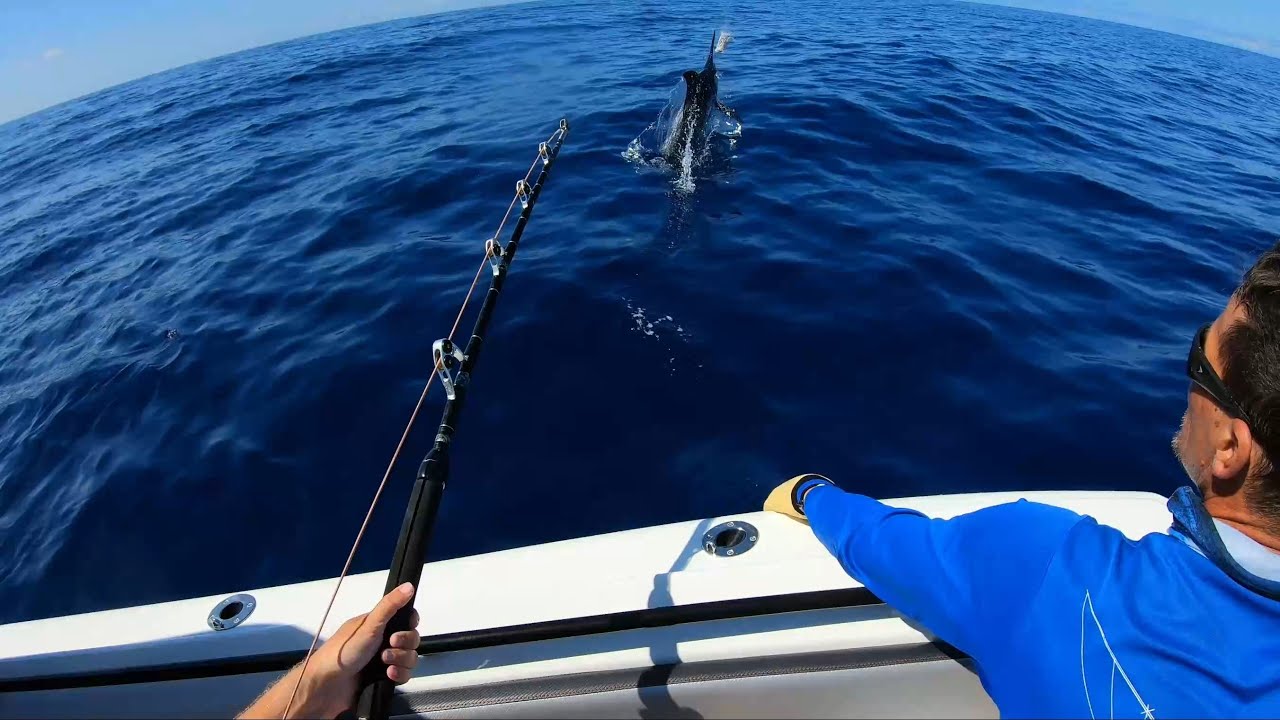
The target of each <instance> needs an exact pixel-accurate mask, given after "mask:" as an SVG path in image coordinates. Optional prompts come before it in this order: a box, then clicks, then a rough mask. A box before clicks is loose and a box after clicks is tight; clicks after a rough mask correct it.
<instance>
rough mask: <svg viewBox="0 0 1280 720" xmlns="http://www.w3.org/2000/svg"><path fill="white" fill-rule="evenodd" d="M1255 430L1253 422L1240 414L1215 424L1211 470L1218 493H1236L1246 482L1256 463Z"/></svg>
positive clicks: (1215, 489)
mask: <svg viewBox="0 0 1280 720" xmlns="http://www.w3.org/2000/svg"><path fill="white" fill-rule="evenodd" d="M1253 451H1254V442H1253V433H1252V432H1250V430H1249V424H1248V423H1246V422H1245V421H1243V420H1241V419H1239V418H1228V419H1227V422H1226V423H1224V424H1222V425H1220V426H1218V427H1217V428H1214V438H1213V461H1212V462H1211V463H1210V465H1209V471H1210V472H1211V473H1212V474H1213V488H1214V492H1215V493H1216V494H1218V495H1234V494H1235V493H1236V492H1237V491H1239V489H1240V488H1241V487H1242V486H1243V485H1244V481H1245V479H1246V478H1248V476H1249V468H1250V467H1251V466H1252V465H1253V460H1254V458H1253Z"/></svg>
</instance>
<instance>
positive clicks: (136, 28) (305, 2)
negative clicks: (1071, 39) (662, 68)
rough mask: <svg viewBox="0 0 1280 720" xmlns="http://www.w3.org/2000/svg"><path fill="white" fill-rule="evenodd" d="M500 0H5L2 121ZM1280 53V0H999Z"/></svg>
mask: <svg viewBox="0 0 1280 720" xmlns="http://www.w3.org/2000/svg"><path fill="white" fill-rule="evenodd" d="M502 1H503V0H0V122H5V121H7V120H11V119H13V118H16V117H20V116H22V115H26V114H28V113H31V112H35V111H36V110H39V109H41V108H44V107H48V106H50V105H55V104H57V103H60V102H63V101H65V100H70V99H72V98H75V97H79V96H81V95H84V94H87V93H90V92H93V91H94V90H98V89H101V88H104V87H109V86H111V85H116V84H119V83H122V82H125V81H127V80H131V79H133V78H137V77H141V76H143V75H149V74H151V73H154V72H158V71H160V70H164V69H167V68H171V67H177V66H179V65H185V64H186V63H190V62H195V61H197V60H203V59H205V58H210V57H215V56H217V55H223V54H226V53H229V52H234V51H236V50H243V49H245V48H250V47H256V46H258V45H265V44H267V43H272V42H277V41H280V40H286V39H288V38H293V37H301V36H303V35H310V34H313V33H317V32H324V31H326V30H334V29H337V28H342V27H350V26H352V25H362V24H365V23H371V22H378V21H382V20H390V19H392V18H398V17H410V16H414V15H424V14H427V13H431V12H439V11H442V10H452V9H458V8H462V7H472V6H476V5H481V4H498V3H500V2H502ZM997 4H1001V5H1015V6H1018V7H1028V8H1034V9H1038V10H1051V11H1054V12H1065V13H1070V14H1073V15H1084V16H1088V17H1096V18H1101V19H1105V20H1116V21H1119V22H1125V23H1129V24H1132V25H1141V26H1144V27H1152V28H1156V29H1159V30H1167V31H1170V32H1175V33H1179V34H1182V35H1192V36H1195V37H1202V38H1205V39H1207V40H1214V41H1216V42H1222V43H1226V44H1230V45H1237V46H1240V47H1246V48H1249V49H1251V50H1256V51H1259V52H1265V53H1269V54H1273V55H1280V0H997Z"/></svg>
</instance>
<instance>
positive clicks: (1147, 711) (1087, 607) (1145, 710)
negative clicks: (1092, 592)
mask: <svg viewBox="0 0 1280 720" xmlns="http://www.w3.org/2000/svg"><path fill="white" fill-rule="evenodd" d="M1090 618H1091V619H1092V620H1093V622H1092V623H1091V624H1090V623H1088V622H1087V620H1088V619H1090ZM1090 627H1093V628H1097V630H1098V637H1099V638H1100V639H1101V640H1102V647H1103V648H1104V649H1105V650H1106V653H1107V655H1108V656H1109V657H1110V658H1111V663H1110V664H1111V667H1110V673H1111V680H1110V690H1109V691H1108V699H1107V702H1108V705H1109V706H1110V710H1109V711H1108V717H1110V718H1112V719H1113V720H1114V718H1115V716H1116V673H1119V674H1120V678H1121V679H1122V680H1124V684H1125V685H1126V686H1128V688H1129V692H1131V693H1133V699H1134V700H1135V701H1137V703H1138V707H1139V708H1141V709H1142V717H1144V718H1148V720H1150V719H1152V718H1155V708H1153V707H1151V706H1150V705H1148V704H1147V703H1146V702H1145V701H1144V700H1143V699H1142V696H1141V695H1139V694H1138V689H1137V688H1136V687H1134V686H1133V681H1132V680H1130V679H1129V674H1128V673H1126V672H1125V671H1124V666H1122V665H1121V664H1120V659H1119V658H1117V657H1116V654H1115V652H1114V651H1113V650H1112V649H1111V643H1109V642H1107V633H1106V631H1104V630H1103V629H1102V621H1101V620H1099V619H1098V613H1097V611H1095V610H1094V609H1093V598H1091V597H1090V596H1089V591H1088V590H1085V591H1084V602H1083V603H1081V604H1080V682H1081V683H1082V684H1083V685H1084V699H1085V702H1087V703H1089V717H1090V718H1093V719H1094V720H1097V717H1098V716H1097V715H1096V714H1095V713H1094V710H1093V707H1094V705H1093V696H1092V695H1090V693H1089V679H1088V673H1087V672H1086V669H1085V638H1086V636H1087V637H1090V638H1092V637H1093V635H1092V633H1089V632H1087V630H1088V628H1090ZM1095 665H1096V663H1095Z"/></svg>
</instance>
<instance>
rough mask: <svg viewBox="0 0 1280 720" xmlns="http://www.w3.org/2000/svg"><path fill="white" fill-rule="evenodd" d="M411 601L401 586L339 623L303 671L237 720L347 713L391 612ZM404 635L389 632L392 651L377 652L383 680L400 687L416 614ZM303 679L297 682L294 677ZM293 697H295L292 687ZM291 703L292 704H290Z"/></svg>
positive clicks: (413, 652)
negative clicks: (384, 673)
mask: <svg viewBox="0 0 1280 720" xmlns="http://www.w3.org/2000/svg"><path fill="white" fill-rule="evenodd" d="M412 599H413V585H411V584H409V583H405V584H403V585H401V586H400V587H398V588H396V589H395V590H392V591H391V592H389V593H387V595H386V597H384V598H382V599H381V600H379V601H378V604H377V605H375V606H374V608H373V609H372V610H370V611H369V612H368V613H366V614H364V615H357V616H356V617H353V618H351V619H350V620H348V621H346V622H345V623H343V624H342V627H340V628H338V631H337V632H335V633H334V634H333V636H332V637H330V638H329V639H328V640H326V641H325V643H324V644H323V645H321V646H320V647H319V648H318V649H317V650H316V651H315V654H314V655H312V656H311V661H310V662H309V663H307V665H306V669H307V672H306V674H305V675H303V674H302V667H303V665H302V663H298V664H297V665H295V666H294V668H293V669H292V670H290V671H289V672H288V673H286V674H285V675H284V677H282V678H280V679H279V680H277V681H276V682H275V684H274V685H272V686H271V687H269V688H267V691H266V692H264V693H263V694H262V696H261V697H259V698H258V699H257V700H254V701H253V704H252V705H250V706H249V707H248V708H245V711H244V712H242V713H240V716H239V717H240V718H242V720H248V719H256V718H264V719H265V718H274V719H275V720H279V718H283V717H284V716H285V710H286V709H288V711H289V713H288V715H289V717H290V718H335V717H338V715H339V714H341V713H343V712H346V711H348V710H350V709H352V708H353V707H354V706H355V703H356V693H357V692H358V691H359V690H360V685H359V682H360V672H361V671H362V670H364V666H365V665H368V664H369V661H370V660H372V659H373V655H374V653H376V652H377V651H378V648H379V647H381V646H382V634H383V632H384V631H385V630H386V628H387V623H388V622H390V621H391V617H392V616H393V615H395V614H396V611H397V610H399V609H400V608H402V607H404V606H405V605H406V604H407V603H408V602H409V601H411V600H412ZM409 627H410V629H409V630H403V631H401V632H397V633H394V634H393V635H392V636H391V647H389V648H387V649H385V650H383V651H382V662H384V663H386V665H387V678H388V679H389V680H391V681H392V682H394V683H395V684H397V685H403V684H404V683H406V682H408V681H409V678H410V677H412V676H413V667H414V666H415V665H417V664H418V641H419V640H420V639H421V638H420V637H419V636H418V630H417V627H418V611H417V610H414V611H413V615H412V617H411V618H410V620H409ZM300 675H302V682H301V683H299V682H298V677H299V676H300ZM295 686H296V687H297V688H298V690H297V694H296V695H295V694H294V687H295ZM291 701H292V704H291Z"/></svg>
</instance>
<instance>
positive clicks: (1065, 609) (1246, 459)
mask: <svg viewBox="0 0 1280 720" xmlns="http://www.w3.org/2000/svg"><path fill="white" fill-rule="evenodd" d="M1187 373H1188V375H1189V376H1190V379H1191V387H1190V392H1189V393H1188V396H1187V411H1186V414H1185V415H1184V416H1183V419H1182V428H1181V429H1180V430H1179V431H1178V433H1177V436H1176V437H1175V438H1174V451H1175V453H1176V454H1177V456H1178V459H1179V460H1180V461H1181V462H1182V465H1183V466H1184V467H1185V468H1186V471H1187V474H1188V475H1190V477H1191V479H1192V480H1193V481H1194V482H1195V485H1196V487H1184V488H1181V489H1179V490H1178V491H1177V492H1175V493H1174V494H1173V496H1172V497H1171V498H1170V499H1169V509H1170V511H1171V512H1172V514H1173V518H1174V521H1173V526H1172V528H1170V530H1169V532H1168V534H1159V533H1153V534H1151V535H1148V536H1146V537H1144V538H1142V539H1141V540H1139V541H1138V542H1133V541H1130V540H1128V539H1126V538H1125V537H1124V536H1123V535H1122V534H1121V533H1120V532H1119V531H1118V530H1115V529H1113V528H1109V527H1104V526H1101V525H1098V524H1097V523H1096V522H1095V521H1094V520H1093V519H1092V518H1089V517H1084V516H1080V515H1077V514H1075V513H1073V512H1071V511H1069V510H1064V509H1061V508H1056V507H1051V506H1047V505H1040V504H1037V503H1029V502H1026V501H1020V502H1017V503H1012V504H1008V505H999V506H996V507H991V508H986V509H983V510H979V511H977V512H974V513H970V514H968V515H961V516H959V517H955V518H952V519H950V520H933V519H929V518H926V517H924V516H923V515H921V514H919V513H917V512H913V511H910V510H899V509H894V508H891V507H888V506H886V505H883V504H881V503H879V502H877V501H875V500H872V499H871V498H868V497H863V496H860V495H854V494H851V493H846V492H843V491H841V490H840V489H839V488H837V487H835V486H834V485H833V484H832V483H831V482H830V481H828V480H827V479H826V478H823V477H821V476H817V475H802V476H800V477H797V478H793V479H792V480H790V481H788V482H786V483H784V484H783V485H781V486H779V487H778V488H777V489H775V490H774V491H773V493H772V494H770V495H769V498H768V500H766V501H765V509H766V510H773V511H776V512H780V513H783V514H786V515H789V516H791V517H794V518H796V519H798V520H801V521H802V522H808V523H809V524H810V526H811V527H812V529H813V532H814V534H815V535H817V537H818V539H819V540H820V541H821V542H822V544H823V545H825V546H826V548H827V549H828V550H830V551H831V553H832V554H834V555H835V556H836V558H837V559H838V560H839V561H840V564H841V565H842V566H843V567H844V569H845V570H846V571H847V572H848V573H849V574H850V575H852V576H853V577H855V578H857V579H858V580H860V581H862V582H863V584H865V585H866V586H867V587H868V588H869V589H870V590H871V591H872V592H874V593H876V595H878V596H879V597H880V598H882V599H883V600H884V601H885V602H887V603H889V604H890V605H892V606H894V607H895V608H897V609H898V610H899V611H901V612H902V613H903V614H904V615H906V616H908V617H911V618H913V619H915V620H916V621H918V622H920V623H921V624H923V625H924V626H926V627H928V628H929V629H930V630H931V631H932V632H933V633H934V634H936V635H937V636H938V637H939V638H940V639H942V640H944V641H946V642H948V643H951V644H952V645H954V646H956V647H957V648H959V649H960V650H962V651H964V652H965V653H967V654H968V655H969V656H970V657H972V658H973V660H974V663H975V664H976V665H977V668H978V676H979V678H980V679H981V681H982V685H983V687H984V688H986V690H987V693H988V694H989V695H990V696H991V698H992V700H994V701H995V703H996V705H997V706H998V707H999V709H1000V712H1001V715H1003V716H1006V717H1011V716H1036V717H1050V716H1058V717H1156V716H1161V715H1163V716H1199V717H1210V716H1213V717H1223V716H1254V717H1280V466H1278V465H1276V464H1275V463H1273V459H1275V460H1277V461H1280V245H1277V246H1276V247H1274V248H1272V249H1271V250H1269V251H1267V252H1266V253H1265V254H1263V256H1262V257H1261V258H1260V259H1259V260H1258V261H1257V263H1256V264H1255V265H1254V266H1253V267H1252V268H1251V269H1250V270H1249V271H1248V272H1247V273H1246V274H1245V276H1244V281H1243V283H1242V284H1241V286H1240V288H1239V289H1237V290H1236V292H1235V293H1234V294H1233V295H1232V296H1231V299H1230V301H1229V302H1228V303H1227V307H1226V309H1225V310H1224V311H1223V312H1222V314H1221V315H1220V316H1219V317H1218V318H1217V320H1215V321H1214V322H1213V323H1211V324H1210V325H1207V326H1205V327H1203V328H1201V329H1200V331H1199V332H1197V333H1196V334H1195V335H1194V337H1193V338H1192V343H1191V351H1190V354H1189V356H1188V358H1187Z"/></svg>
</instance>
